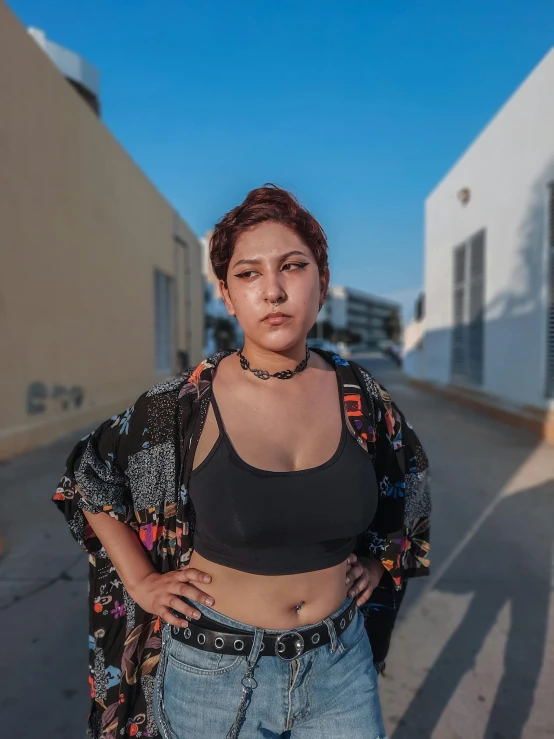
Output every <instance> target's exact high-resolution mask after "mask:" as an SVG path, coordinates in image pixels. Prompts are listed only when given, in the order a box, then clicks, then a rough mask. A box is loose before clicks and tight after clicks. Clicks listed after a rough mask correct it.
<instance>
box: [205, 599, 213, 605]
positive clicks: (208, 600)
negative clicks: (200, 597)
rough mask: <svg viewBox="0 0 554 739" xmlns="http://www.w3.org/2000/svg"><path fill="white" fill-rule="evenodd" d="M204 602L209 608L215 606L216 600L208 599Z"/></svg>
mask: <svg viewBox="0 0 554 739" xmlns="http://www.w3.org/2000/svg"><path fill="white" fill-rule="evenodd" d="M204 602H205V603H206V605H207V606H213V604H214V599H213V598H206V600H205V601H204Z"/></svg>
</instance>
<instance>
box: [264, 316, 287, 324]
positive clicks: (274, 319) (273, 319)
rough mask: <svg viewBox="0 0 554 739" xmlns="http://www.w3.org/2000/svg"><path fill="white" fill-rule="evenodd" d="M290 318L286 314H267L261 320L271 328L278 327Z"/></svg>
mask: <svg viewBox="0 0 554 739" xmlns="http://www.w3.org/2000/svg"><path fill="white" fill-rule="evenodd" d="M289 318H290V316H288V315H287V314H286V313H268V314H267V316H266V317H265V318H264V319H263V320H264V322H265V323H269V324H270V325H271V326H280V325H281V324H283V323H285V321H288V320H289Z"/></svg>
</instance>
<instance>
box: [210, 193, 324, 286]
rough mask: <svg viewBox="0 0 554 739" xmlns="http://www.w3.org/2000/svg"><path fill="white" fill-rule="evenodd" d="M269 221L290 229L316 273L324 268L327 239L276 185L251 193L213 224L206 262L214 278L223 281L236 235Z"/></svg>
mask: <svg viewBox="0 0 554 739" xmlns="http://www.w3.org/2000/svg"><path fill="white" fill-rule="evenodd" d="M266 221H272V222H274V223H281V224H282V225H283V226H286V227H287V228H290V230H291V231H294V232H295V233H296V234H297V236H299V237H300V238H301V239H302V241H303V242H304V243H305V244H306V246H308V247H309V248H310V249H311V251H312V252H313V255H314V257H315V260H316V262H317V266H318V268H319V272H320V274H323V272H324V270H325V268H326V267H327V249H328V247H327V237H326V236H325V231H324V230H323V229H322V228H321V226H320V225H319V223H318V221H317V220H316V219H315V218H314V217H313V215H312V214H311V213H310V212H309V211H307V210H306V209H305V208H303V207H302V206H301V205H300V203H299V202H298V200H297V199H296V198H295V196H294V195H293V194H292V193H290V192H288V190H283V189H282V188H280V187H277V186H276V185H272V184H267V185H264V186H263V187H258V188H257V189H256V190H251V191H250V192H249V193H248V195H247V196H246V198H245V200H244V202H243V203H242V204H241V205H238V206H237V207H236V208H233V210H231V211H229V213H227V214H226V215H224V216H223V218H222V219H221V220H220V221H219V222H218V223H217V224H216V226H215V229H214V232H213V235H212V238H211V241H210V260H211V263H212V267H213V270H214V273H215V275H216V277H217V278H218V279H220V280H223V281H224V282H227V270H228V269H229V262H230V261H231V259H232V257H233V251H234V250H235V244H236V243H237V239H238V238H239V236H240V235H241V234H242V233H244V232H245V231H248V229H250V228H254V226H259V225H260V223H265V222H266Z"/></svg>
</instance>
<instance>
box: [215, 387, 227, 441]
mask: <svg viewBox="0 0 554 739" xmlns="http://www.w3.org/2000/svg"><path fill="white" fill-rule="evenodd" d="M212 408H213V409H214V416H215V420H216V421H217V426H218V428H219V433H220V434H221V435H222V436H226V435H227V432H226V431H225V425H224V423H223V418H222V417H221V411H220V410H219V406H218V404H217V400H216V399H215V393H214V389H213V386H212Z"/></svg>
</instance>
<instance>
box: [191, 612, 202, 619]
mask: <svg viewBox="0 0 554 739" xmlns="http://www.w3.org/2000/svg"><path fill="white" fill-rule="evenodd" d="M201 615H202V614H201V613H199V612H198V611H195V612H194V613H193V614H192V617H193V618H200V616H201Z"/></svg>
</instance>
